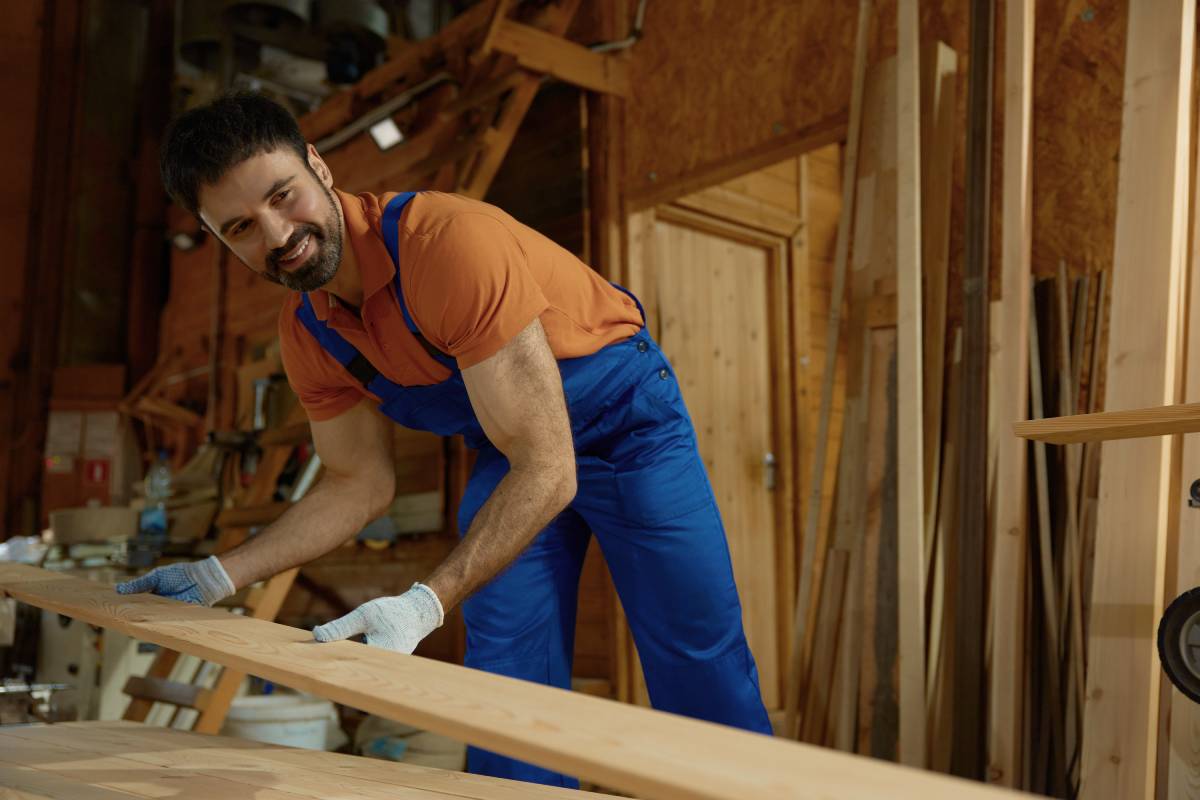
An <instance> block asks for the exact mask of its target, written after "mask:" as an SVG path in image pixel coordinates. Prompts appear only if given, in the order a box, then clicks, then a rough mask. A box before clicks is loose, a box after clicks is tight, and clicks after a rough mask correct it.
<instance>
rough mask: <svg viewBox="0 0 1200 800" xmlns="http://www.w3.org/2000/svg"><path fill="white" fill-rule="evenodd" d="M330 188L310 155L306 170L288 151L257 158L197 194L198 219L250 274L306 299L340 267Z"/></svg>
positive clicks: (337, 216)
mask: <svg viewBox="0 0 1200 800" xmlns="http://www.w3.org/2000/svg"><path fill="white" fill-rule="evenodd" d="M310 165H311V167H312V170H310V168H309V167H310ZM314 171H315V172H316V174H314ZM331 185H332V178H331V177H330V175H329V169H328V168H327V167H326V166H325V164H324V162H322V161H321V159H320V158H319V157H318V156H317V155H316V152H315V151H311V148H310V154H309V163H308V164H305V163H304V162H303V161H301V160H300V158H299V157H298V156H297V155H296V153H295V152H293V151H292V150H290V149H284V148H281V149H277V150H272V151H270V152H267V153H259V154H258V155H255V156H251V157H250V158H248V159H246V160H245V161H243V162H242V163H240V164H238V165H236V166H234V167H233V168H232V169H230V170H229V171H228V172H226V173H225V175H224V176H222V178H221V179H220V180H219V181H217V182H216V183H215V184H211V185H205V186H203V187H201V189H200V197H199V199H200V209H199V211H200V218H201V219H202V220H204V224H205V225H207V226H208V227H209V228H210V229H211V230H213V231H215V232H216V233H217V236H218V237H220V239H221V241H223V242H224V243H225V244H226V245H228V247H229V249H230V250H232V251H233V252H234V255H236V256H237V257H238V258H240V259H241V260H242V262H243V263H244V264H245V265H246V266H248V267H249V268H250V269H252V270H253V271H255V272H257V273H258V274H260V275H262V276H263V277H264V278H266V279H267V280H269V281H274V282H275V283H278V284H282V285H283V286H286V287H287V288H289V289H291V290H293V291H297V292H311V291H313V290H314V289H319V288H321V287H322V286H324V285H325V284H327V283H328V282H329V281H330V280H331V279H332V278H333V276H334V275H336V274H337V271H338V267H339V266H340V265H341V262H342V224H343V223H342V216H341V208H340V206H339V204H338V202H337V200H336V198H335V197H334V196H333V192H332V191H331V190H330V186H331Z"/></svg>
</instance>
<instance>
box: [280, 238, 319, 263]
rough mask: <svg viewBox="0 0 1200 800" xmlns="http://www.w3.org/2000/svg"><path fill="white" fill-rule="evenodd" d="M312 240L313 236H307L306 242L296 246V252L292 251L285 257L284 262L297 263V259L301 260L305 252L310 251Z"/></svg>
mask: <svg viewBox="0 0 1200 800" xmlns="http://www.w3.org/2000/svg"><path fill="white" fill-rule="evenodd" d="M310 238H312V235H311V234H310V235H308V236H305V237H304V241H302V242H300V244H298V245H296V248H295V249H294V250H292V252H290V253H288V254H287V255H286V256H284V257H283V259H282V260H283V261H295V260H296V259H297V258H299V257H300V256H301V255H302V254H303V253H304V251H305V250H307V249H308V240H309V239H310Z"/></svg>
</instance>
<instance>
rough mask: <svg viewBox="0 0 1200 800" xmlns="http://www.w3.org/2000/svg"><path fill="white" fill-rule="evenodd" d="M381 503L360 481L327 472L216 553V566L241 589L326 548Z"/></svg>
mask: <svg viewBox="0 0 1200 800" xmlns="http://www.w3.org/2000/svg"><path fill="white" fill-rule="evenodd" d="M380 506H381V504H380V498H379V497H377V496H374V495H372V493H371V491H370V489H369V487H366V486H363V485H362V483H361V482H358V481H353V480H349V479H346V478H341V477H338V476H335V475H329V474H327V475H326V476H325V477H323V478H322V479H321V481H320V482H319V483H317V485H316V486H314V487H313V489H312V491H311V492H309V493H308V494H307V495H306V496H305V497H304V499H302V500H301V501H300V502H298V503H296V505H294V506H292V507H291V508H289V509H288V510H287V512H285V513H284V515H283V516H282V517H280V518H279V519H278V520H276V521H275V522H274V523H272V524H271V525H269V526H268V527H267V528H266V529H265V530H263V531H262V532H261V533H259V534H258V535H257V536H255V537H254V538H253V539H251V540H250V541H248V542H246V543H245V544H243V545H241V546H240V547H237V548H234V549H233V550H231V551H229V552H228V553H226V554H223V555H221V556H220V559H221V565H222V566H224V567H225V571H226V572H228V573H229V577H230V579H231V580H232V581H233V583H234V585H235V586H237V587H238V588H239V589H240V588H242V587H244V586H248V585H250V584H252V583H255V582H256V581H260V580H263V579H265V578H269V577H271V576H272V575H277V574H278V573H280V572H283V571H284V570H287V569H291V568H292V567H297V566H300V565H301V564H306V563H308V562H309V561H312V560H313V559H315V558H318V557H320V556H322V555H324V554H326V553H328V552H329V551H330V550H333V549H334V548H336V547H338V546H339V545H341V544H342V543H343V542H345V541H346V540H347V539H349V538H350V537H351V536H354V535H355V534H357V533H358V532H359V531H361V530H362V529H363V528H364V527H365V526H366V525H367V523H369V522H370V521H371V520H372V519H374V518H375V517H377V516H378V515H379V514H380V513H382V508H381V507H380Z"/></svg>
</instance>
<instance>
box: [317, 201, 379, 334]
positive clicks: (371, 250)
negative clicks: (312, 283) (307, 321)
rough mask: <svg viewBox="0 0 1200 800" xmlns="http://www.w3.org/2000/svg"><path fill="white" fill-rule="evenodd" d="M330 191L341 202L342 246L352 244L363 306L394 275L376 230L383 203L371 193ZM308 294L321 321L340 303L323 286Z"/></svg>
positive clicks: (350, 245) (377, 229)
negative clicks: (344, 236)
mask: <svg viewBox="0 0 1200 800" xmlns="http://www.w3.org/2000/svg"><path fill="white" fill-rule="evenodd" d="M333 191H334V194H335V196H336V197H337V199H338V202H339V203H341V206H342V216H343V217H344V219H345V221H346V241H344V242H343V243H342V247H343V248H345V247H350V248H353V252H354V257H355V259H356V260H357V261H358V271H359V276H360V277H361V279H362V285H363V305H364V306H365V305H366V304H367V301H368V300H370V298H371V297H372V296H373V295H374V294H375V293H376V292H378V291H380V290H381V289H384V288H386V287H387V285H388V284H390V283H391V282H392V280H393V279H394V278H395V277H396V265H395V264H393V263H392V258H391V256H390V255H388V251H387V246H386V245H384V243H383V236H382V234H381V233H380V230H379V218H380V215H381V213H382V210H383V207H382V204H381V203H380V198H378V197H376V196H375V195H373V194H360V195H352V194H348V193H347V192H343V191H341V190H340V189H334V190H333ZM308 298H309V301H310V302H311V303H312V307H313V312H314V313H315V314H316V316H317V319H319V320H322V321H325V320H327V319H328V318H329V314H330V312H331V310H332V309H335V308H338V307H339V306H340V305H341V302H340V301H339V300H338V299H337V297H336V296H334V295H332V294H330V293H329V292H327V291H325V290H324V289H318V290H316V291H315V292H309V294H308Z"/></svg>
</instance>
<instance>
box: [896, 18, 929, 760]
mask: <svg viewBox="0 0 1200 800" xmlns="http://www.w3.org/2000/svg"><path fill="white" fill-rule="evenodd" d="M896 14H897V26H896V27H897V38H898V52H897V57H896V61H897V63H896V88H897V91H898V93H899V101H898V102H897V104H896V113H897V117H898V119H897V124H896V129H897V137H896V164H897V176H896V177H897V180H896V185H897V191H898V197H897V201H896V209H897V214H896V250H897V253H896V275H897V288H898V292H897V304H896V317H897V324H896V333H897V338H896V353H897V367H898V375H899V381H898V387H897V391H898V398H897V400H898V409H897V425H896V428H897V433H898V435H899V441H898V445H899V449H898V463H897V470H896V477H897V480H898V486H897V504H898V505H897V525H898V526H899V527H898V535H899V542H898V548H899V549H898V565H897V568H898V571H899V580H900V594H899V597H900V602H899V609H898V610H899V613H900V620H899V625H900V667H899V669H900V676H899V688H900V750H899V757H900V763H902V764H908V765H909V766H913V767H923V766H925V574H924V573H925V546H924V544H923V539H924V535H925V481H924V475H925V456H924V435H923V434H922V428H923V426H924V424H925V412H924V407H923V406H924V404H923V402H922V400H921V395H922V390H923V386H922V383H923V380H924V374H925V373H924V370H922V369H921V356H922V350H923V347H924V345H923V344H922V330H921V80H920V64H921V58H920V35H921V34H920V29H921V25H920V18H919V14H918V11H917V0H898V4H897V7H896Z"/></svg>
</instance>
